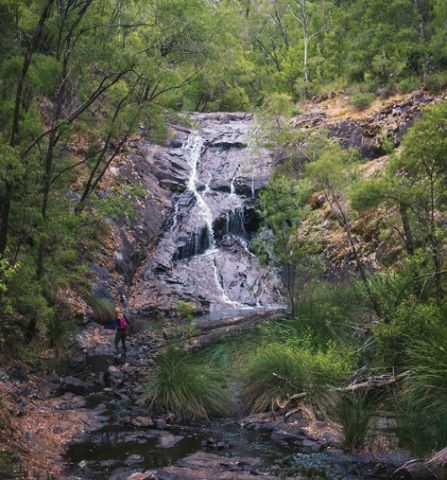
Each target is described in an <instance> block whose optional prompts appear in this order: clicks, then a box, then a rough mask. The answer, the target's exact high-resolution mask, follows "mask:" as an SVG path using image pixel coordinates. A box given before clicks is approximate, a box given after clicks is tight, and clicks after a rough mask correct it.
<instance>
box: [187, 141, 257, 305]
mask: <svg viewBox="0 0 447 480" xmlns="http://www.w3.org/2000/svg"><path fill="white" fill-rule="evenodd" d="M202 147H203V138H202V137H201V135H200V134H199V133H198V132H193V133H191V135H190V136H189V137H188V141H187V143H186V145H185V150H186V151H187V153H188V159H189V165H190V167H191V172H190V175H189V178H188V183H187V187H188V190H190V191H191V192H193V194H194V196H195V198H196V200H197V205H198V207H199V211H200V217H201V218H202V219H203V220H204V221H205V223H206V227H207V234H208V244H209V247H208V249H207V251H206V252H205V253H204V255H206V256H208V257H209V258H210V265H211V268H212V270H213V276H214V281H215V284H216V287H217V289H218V291H219V292H220V295H221V301H222V302H223V303H225V304H227V305H231V306H232V307H234V308H237V309H252V308H253V307H251V306H249V305H246V304H244V303H239V302H236V301H233V300H231V299H230V298H229V297H228V295H227V292H226V291H225V285H224V282H223V280H221V278H220V275H219V270H218V265H217V258H218V255H219V250H218V248H217V247H216V239H215V237H214V227H213V221H214V219H213V213H212V211H211V208H210V207H209V205H208V204H207V203H206V200H205V197H206V194H207V193H208V192H209V191H210V187H209V184H210V182H211V175H209V179H208V182H207V183H206V185H205V189H204V190H203V191H202V192H200V191H199V190H198V189H197V185H198V183H199V176H198V166H199V164H200V159H201V154H202ZM236 173H237V172H236ZM236 173H235V176H234V177H233V179H232V181H231V196H233V197H234V198H236V197H237V195H236V192H235V188H234V180H235V178H236ZM242 225H243V223H242Z"/></svg>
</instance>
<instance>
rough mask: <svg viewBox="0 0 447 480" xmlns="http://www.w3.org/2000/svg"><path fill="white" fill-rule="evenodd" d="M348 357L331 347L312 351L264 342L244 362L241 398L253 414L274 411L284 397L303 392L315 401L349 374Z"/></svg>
mask: <svg viewBox="0 0 447 480" xmlns="http://www.w3.org/2000/svg"><path fill="white" fill-rule="evenodd" d="M351 363H352V357H351V355H350V354H345V355H342V354H340V353H337V352H336V351H335V349H334V348H333V347H329V348H328V349H327V350H326V351H312V350H311V349H308V348H300V347H299V346H293V345H283V344H280V343H266V344H264V345H262V346H260V347H259V348H258V349H257V350H256V352H255V354H254V355H253V356H252V357H249V358H248V360H247V364H246V367H245V368H244V369H243V371H242V383H243V384H242V399H243V401H244V403H245V404H246V405H247V406H248V407H249V408H250V409H251V410H252V411H254V412H262V411H265V410H267V409H268V408H271V409H273V408H275V407H276V406H277V405H278V404H279V403H281V402H283V401H284V400H286V399H287V397H289V396H291V395H294V394H299V393H303V394H304V395H306V397H307V398H308V399H309V401H312V400H315V399H316V398H317V396H318V395H320V394H322V393H323V392H324V391H325V390H326V389H327V388H328V387H329V386H330V385H333V384H336V383H338V382H339V381H340V380H341V379H342V378H344V377H345V376H346V375H347V374H348V373H349V371H350V367H351Z"/></svg>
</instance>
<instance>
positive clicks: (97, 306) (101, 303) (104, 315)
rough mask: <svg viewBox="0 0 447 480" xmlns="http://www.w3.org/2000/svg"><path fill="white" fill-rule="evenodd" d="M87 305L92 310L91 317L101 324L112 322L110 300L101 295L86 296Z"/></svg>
mask: <svg viewBox="0 0 447 480" xmlns="http://www.w3.org/2000/svg"><path fill="white" fill-rule="evenodd" d="M85 301H86V303H87V305H88V306H89V307H90V308H91V309H92V310H93V319H94V320H95V321H96V322H98V323H99V324H101V325H107V324H110V323H112V321H113V318H114V316H115V312H114V306H113V304H112V302H111V301H110V300H108V299H107V298H103V297H93V296H88V297H86V298H85Z"/></svg>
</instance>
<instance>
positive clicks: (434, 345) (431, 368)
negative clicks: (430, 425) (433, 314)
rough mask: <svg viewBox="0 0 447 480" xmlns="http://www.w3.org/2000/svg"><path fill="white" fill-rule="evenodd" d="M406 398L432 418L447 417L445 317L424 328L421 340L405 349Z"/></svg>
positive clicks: (414, 339) (446, 328) (446, 338)
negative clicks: (407, 370) (406, 363)
mask: <svg viewBox="0 0 447 480" xmlns="http://www.w3.org/2000/svg"><path fill="white" fill-rule="evenodd" d="M408 357H409V361H408V363H409V366H410V368H411V370H410V374H409V376H408V379H407V381H408V387H409V388H408V391H407V395H408V396H409V398H410V399H411V400H412V401H413V403H414V404H415V405H417V406H419V407H420V408H421V409H423V410H424V411H425V412H426V414H427V415H428V416H430V417H432V418H433V419H438V418H447V402H446V400H445V399H446V398H447V376H446V372H447V326H446V325H445V320H444V318H440V319H439V320H437V321H432V322H431V323H429V324H428V325H426V333H425V335H424V337H422V338H418V337H417V336H416V338H415V337H413V340H412V341H411V342H410V343H409V347H408Z"/></svg>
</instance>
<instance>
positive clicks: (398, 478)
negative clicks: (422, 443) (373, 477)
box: [393, 459, 439, 480]
mask: <svg viewBox="0 0 447 480" xmlns="http://www.w3.org/2000/svg"><path fill="white" fill-rule="evenodd" d="M393 480H439V479H438V477H436V476H435V475H434V474H433V472H431V471H430V470H429V469H428V468H427V466H426V464H425V462H424V460H421V459H416V460H410V461H409V462H407V463H405V464H404V465H402V466H401V467H400V468H398V469H397V470H396V471H395V472H394V473H393Z"/></svg>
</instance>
